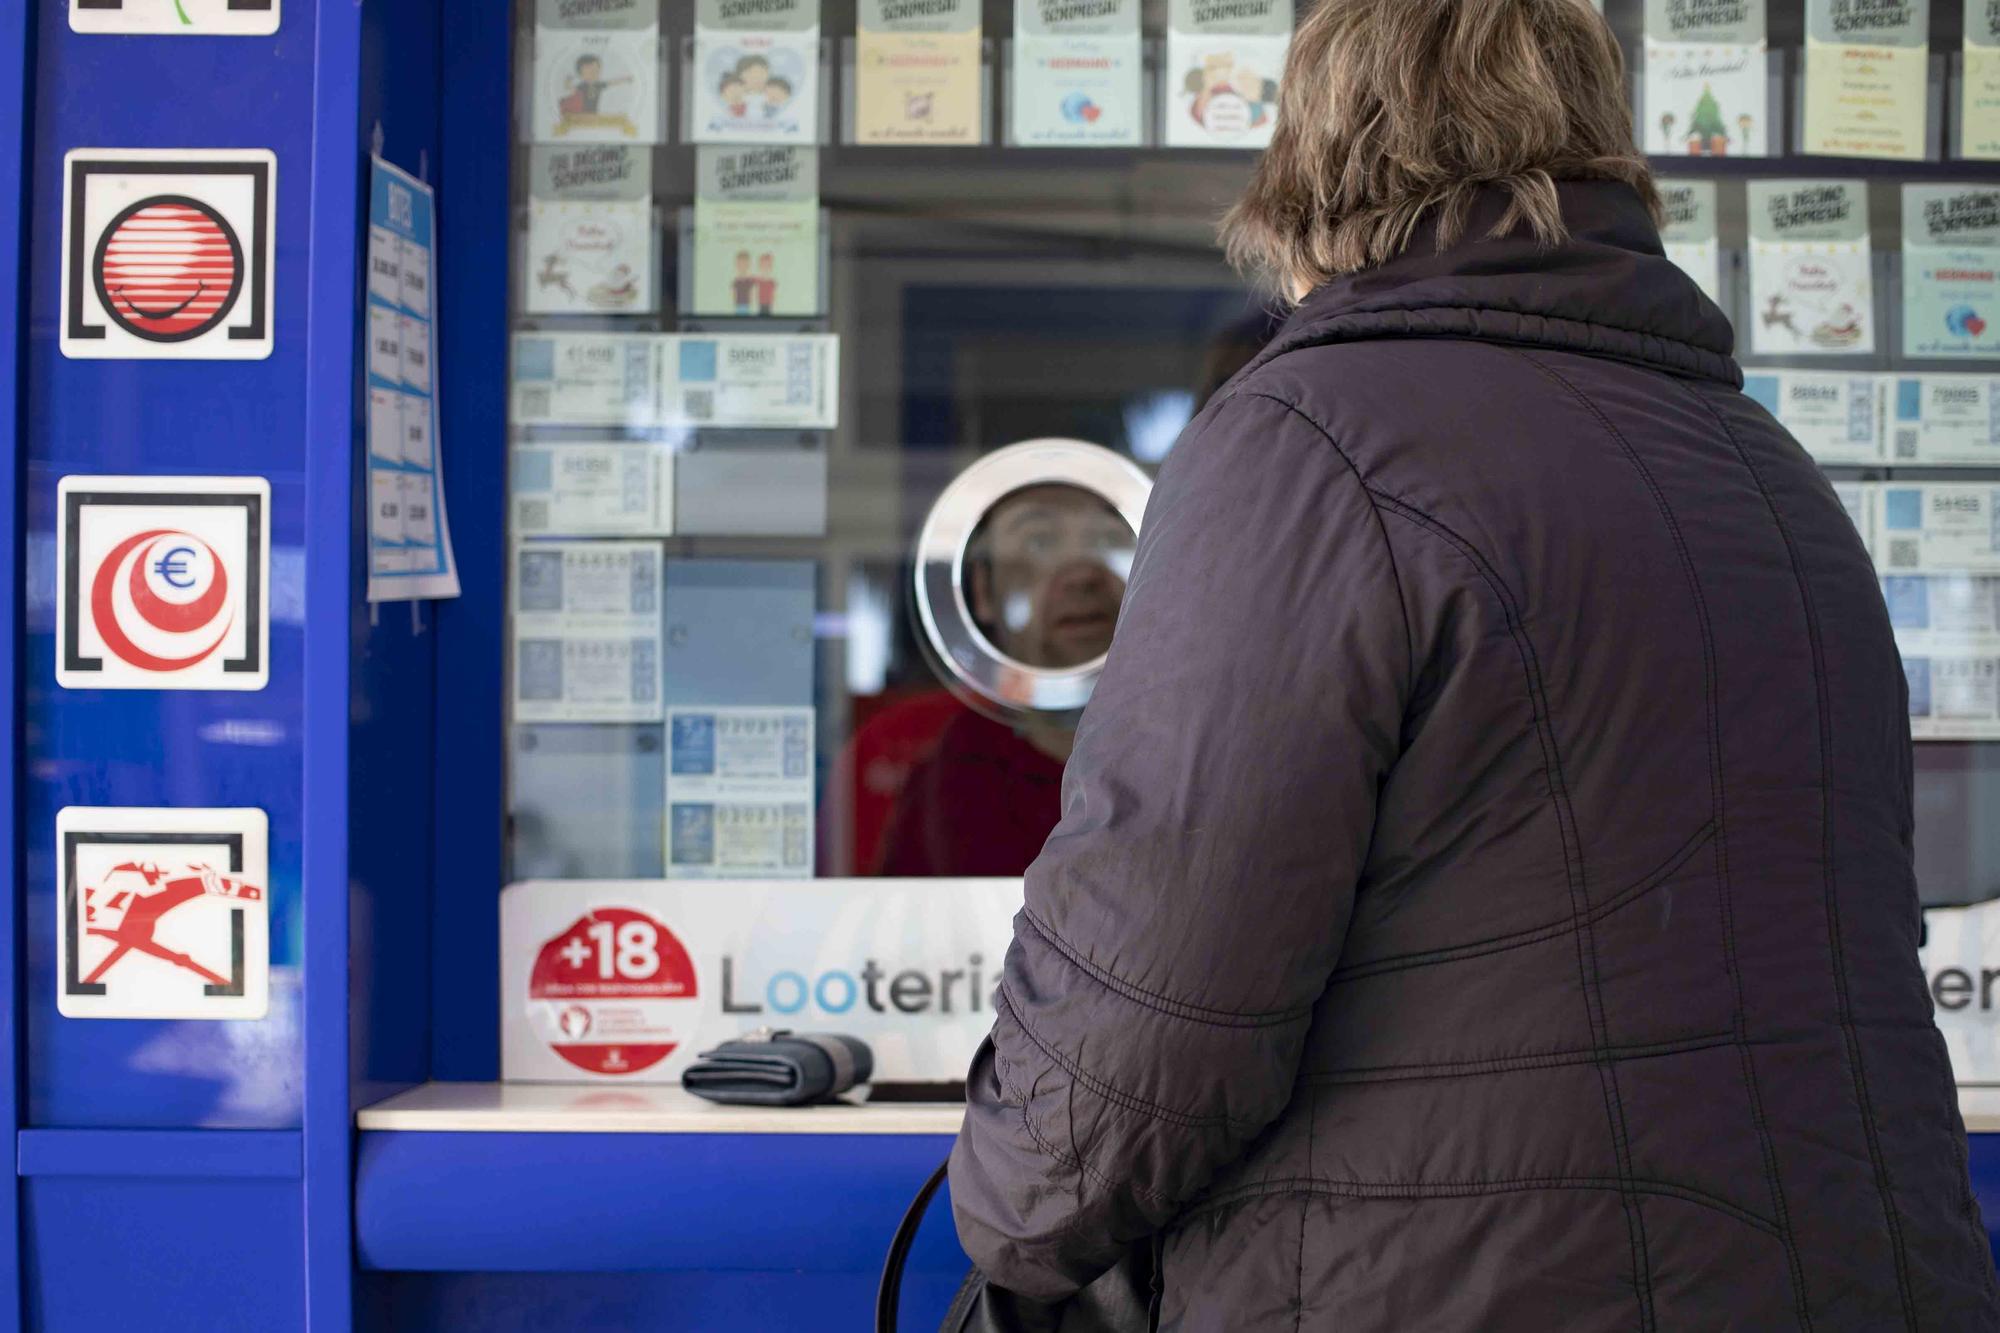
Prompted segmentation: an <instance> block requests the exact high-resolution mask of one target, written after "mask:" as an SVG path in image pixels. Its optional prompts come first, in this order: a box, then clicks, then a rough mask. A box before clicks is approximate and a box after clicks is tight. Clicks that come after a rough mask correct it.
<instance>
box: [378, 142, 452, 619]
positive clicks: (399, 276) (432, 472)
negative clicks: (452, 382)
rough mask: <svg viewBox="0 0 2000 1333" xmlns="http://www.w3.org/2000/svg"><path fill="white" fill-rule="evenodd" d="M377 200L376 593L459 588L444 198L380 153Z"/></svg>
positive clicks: (408, 596)
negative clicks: (437, 354)
mask: <svg viewBox="0 0 2000 1333" xmlns="http://www.w3.org/2000/svg"><path fill="white" fill-rule="evenodd" d="M372 165H373V170H372V172H371V173H370V183H369V191H368V195H369V200H368V298H367V306H368V358H367V380H368V600H369V601H371V602H392V601H409V600H413V599H417V598H425V597H456V596H458V568H457V565H456V563H455V562H454V561H453V559H452V553H451V527H450V525H449V523H447V522H446V520H445V512H444V475H443V472H442V470H441V469H440V467H439V464H438V411H437V398H436V396H435V394H434V393H433V388H434V386H435V384H436V380H437V376H436V364H435V360H434V356H433V353H434V350H435V348H436V346H437V334H436V325H435V323H434V321H433V319H432V306H431V288H432V286H433V282H432V277H433V275H434V274H435V273H436V271H437V265H436V262H435V261H436V257H437V201H436V199H435V197H434V196H433V195H432V193H431V188H430V186H428V185H426V184H424V183H423V182H422V181H420V180H418V179H417V178H416V177H414V176H412V175H410V174H409V173H408V172H405V171H403V170H402V169H401V168H399V167H396V166H394V165H392V164H390V163H388V162H385V161H383V160H382V159H381V158H379V157H378V158H375V159H373V163H372Z"/></svg>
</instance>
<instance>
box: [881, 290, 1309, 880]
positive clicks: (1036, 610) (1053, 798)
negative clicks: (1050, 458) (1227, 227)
mask: <svg viewBox="0 0 2000 1333" xmlns="http://www.w3.org/2000/svg"><path fill="white" fill-rule="evenodd" d="M1278 323H1279V320H1278V319H1277V317H1276V316H1274V315H1272V314H1270V313H1268V312H1264V311H1257V312H1254V313H1252V314H1250V315H1248V316H1246V317H1244V318H1242V319H1240V320H1236V321H1234V322H1232V323H1230V324H1229V325H1227V326H1226V327H1224V328H1223V329H1221V330H1219V331H1218V332H1217V333H1216V335H1215V336H1214V337H1213V338H1212V339H1211V341H1210V344H1209V346H1208V349H1207V355H1206V356H1205V357H1204V360H1203V365H1202V375H1201V381H1200V384H1199V386H1198V391H1197V394H1196V398H1197V402H1196V409H1197V410H1199V408H1200V406H1201V404H1202V403H1203V402H1205V401H1206V400H1207V399H1208V398H1209V396H1210V395H1212V394H1213V393H1215V392H1216V390H1218V389H1220V388H1221V387H1222V385H1223V384H1225V383H1226V382H1227V381H1228V380H1229V378H1230V377H1231V376H1232V375H1234V374H1235V373H1236V372H1237V371H1238V370H1240V369H1242V367H1243V366H1244V365H1245V364H1246V363H1248V362H1249V361H1250V359H1251V358H1252V357H1254V356H1255V355H1256V354H1257V353H1258V352H1259V351H1260V350H1262V348H1263V347H1264V345H1265V343H1267V342H1268V341H1269V340H1270V338H1271V335H1272V334H1273V333H1274V332H1276V330H1277V326H1278ZM1132 547H1133V536H1132V532H1131V529H1130V528H1128V527H1126V526H1125V523H1124V521H1123V520H1122V519H1120V518H1119V517H1118V516H1117V514H1116V513H1115V512H1114V511H1113V510H1111V509H1110V507H1109V506H1107V505H1105V504H1104V503H1103V502H1102V501H1101V500H1099V499H1097V498H1096V497H1095V496H1093V495H1091V494H1090V493H1089V492H1087V491H1083V490H1081V489H1079V488H1076V487H1072V486H1034V487H1029V488H1027V489H1025V490H1020V491H1016V492H1014V493H1013V494H1011V495H1008V496H1006V497H1004V498H1003V499H1002V500H1001V501H1000V502H999V503H998V504H997V505H995V506H994V508H993V511H992V512H991V513H990V514H988V516H987V518H986V519H985V521H984V522H983V523H982V524H981V525H980V527H979V529H978V530H976V531H975V532H974V533H973V540H972V543H971V547H970V549H969V550H968V551H967V560H966V587H965V596H966V605H967V606H968V608H970V610H971V611H972V614H973V618H974V620H975V621H976V622H977V623H978V625H979V629H980V631H981V633H983V634H985V635H986V638H987V640H988V642H990V643H991V644H992V645H993V646H994V647H995V648H998V649H999V650H1000V651H1001V652H1002V653H1005V654H1006V655H1007V656H1008V657H1011V658H1013V659H1014V660H1015V661H1017V662H1020V663H1023V664H1024V665H1027V666H1035V667H1044V668H1052V669H1063V668H1068V667H1076V666H1081V665H1083V664H1085V663H1087V662H1091V661H1094V660H1095V659H1096V658H1098V657H1099V656H1101V655H1102V654H1103V653H1104V651H1105V649H1107V648H1108V647H1110V644H1111V631H1112V629H1113V627H1114V626H1115V624H1116V622H1117V616H1118V607H1119V604H1120V603H1121V602H1122V601H1123V599H1124V596H1125V580H1126V578H1127V577H1128V576H1129V574H1130V572H1131V564H1132ZM941 702H942V701H940V700H925V701H922V702H913V703H912V704H909V705H905V707H906V709H908V710H909V712H910V714H911V720H912V722H913V723H914V722H915V721H916V720H917V719H916V716H915V715H916V713H917V712H918V711H919V710H923V711H924V719H923V725H926V726H927V725H931V723H930V721H929V719H930V718H934V717H935V716H936V713H935V711H934V706H935V705H936V704H938V703H941ZM947 706H948V707H950V708H951V709H952V713H951V718H950V721H948V722H945V723H943V724H942V725H941V727H940V729H939V730H938V731H937V732H936V733H935V737H936V739H935V740H934V741H932V742H931V743H930V744H929V745H928V746H926V748H925V749H924V751H923V757H922V758H921V759H918V760H917V761H916V762H915V763H914V764H912V765H911V766H910V768H909V770H908V774H907V777H906V778H905V780H904V781H903V783H902V787H901V790H900V792H899V793H898V795H897V797H896V804H895V809H894V811H893V813H891V814H890V815H889V817H888V822H887V825H886V827H885V828H884V830H883V833H882V836H881V840H880V842H879V843H877V844H876V848H877V850H876V852H875V854H874V855H873V856H870V857H867V858H866V859H864V860H863V861H862V863H861V864H860V866H859V867H858V869H859V870H860V872H861V873H863V874H877V875H962V876H971V875H1004V876H1013V875H1018V874H1021V873H1022V872H1023V871H1025V870H1026V869H1027V868H1028V863H1029V862H1031V861H1033V860H1034V859H1035V856H1036V855H1037V854H1038V853H1039V852H1040V851H1041V850H1042V844H1043V843H1044V842H1046V841H1047V840H1048V836H1049V833H1050V831H1051V830H1053V829H1054V828H1055V826H1056V822H1057V820H1058V819H1059V818H1060V817H1061V815H1062V770H1063V764H1064V762H1065V761H1066V760H1068V758H1069V752H1070V748H1071V743H1072V739H1073V738H1072V734H1071V730H1070V726H1071V723H1070V721H1068V720H1041V721H1028V722H1020V723H1017V724H1015V725H1012V726H1010V725H1007V724H1005V723H1002V722H997V721H994V720H993V719H992V718H989V717H986V716H985V715H983V714H980V713H976V712H974V711H973V710H971V709H970V708H966V707H965V706H964V705H962V704H955V703H954V704H952V705H947Z"/></svg>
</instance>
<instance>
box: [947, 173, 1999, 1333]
mask: <svg viewBox="0 0 2000 1333" xmlns="http://www.w3.org/2000/svg"><path fill="white" fill-rule="evenodd" d="M1562 189H1563V194H1564V206H1565V213H1566V215H1567V217H1568V219H1569V221H1570V224H1571V227H1572V229H1573V231H1574V235H1573V237H1572V239H1571V241H1570V242H1569V243H1568V244H1566V245H1563V246H1561V247H1558V248H1556V249H1554V250H1538V249H1537V248H1536V247H1535V246H1534V245H1533V244H1532V243H1530V242H1529V241H1528V240H1526V239H1522V238H1512V237H1510V238H1506V239H1498V240H1495V239H1469V240H1467V241H1465V242H1463V243H1461V244H1459V245H1457V246H1455V247H1453V248H1451V249H1449V250H1447V251H1445V252H1443V253H1439V252H1437V249H1436V247H1435V246H1434V245H1432V244H1430V243H1429V242H1428V241H1426V242H1425V243H1423V244H1421V245H1419V246H1417V247H1415V248H1413V249H1412V250H1411V251H1410V252H1409V253H1407V254H1406V255H1404V256H1403V257H1401V258H1399V259H1397V260H1394V261H1392V262H1390V263H1388V264H1385V265H1383V266H1381V267H1379V268H1376V269H1373V270H1370V271H1368V272H1366V273H1363V274H1359V275H1356V276H1353V277H1350V278H1347V279H1344V280H1341V281H1338V282H1335V283H1332V284H1330V285H1328V286H1326V287H1324V288H1322V289H1320V290H1319V291H1317V292H1315V293H1314V294H1313V295H1312V296H1311V297H1310V298H1308V299H1307V300H1306V302H1305V303H1304V304H1303V305H1302V306H1301V307H1300V308H1299V309H1298V311H1297V312H1295V314H1294V315H1293V317H1292V318H1291V320H1290V321H1289V322H1288V323H1287V324H1286V326H1285V327H1284V329H1283V330H1282V332H1281V333H1280V334H1279V336H1278V338H1277V340H1276V341H1275V342H1274V343H1273V344H1272V345H1271V347H1270V348H1269V349H1267V350H1266V351H1265V352H1264V353H1263V354H1262V355H1261V356H1260V357H1259V358H1258V359H1257V360H1256V361H1255V362H1253V363H1252V364H1251V366H1250V367H1249V368H1248V369H1247V370H1246V371H1245V372H1244V373H1243V374H1241V375H1239V376H1238V377H1237V378H1236V379H1235V380H1233V381H1232V382H1231V384H1230V385H1229V386H1228V387H1227V388H1226V389H1225V390H1224V391H1223V392H1222V393H1221V394H1220V395H1219V397H1218V401H1216V402H1214V403H1212V404H1210V405H1209V407H1208V408H1207V409H1206V410H1205V411H1203V412H1202V414H1201V416H1200V417H1199V418H1198V419H1197V420H1196V421H1195V422H1194V423H1193V424H1192V425H1191V426H1190V427H1189V428H1188V431H1187V433H1186V434H1185V435H1184V436H1183V438H1182V440H1181V442H1180V444H1179V446H1178V447H1177V448H1176V449H1175V450H1174V452H1173V454H1172V456H1171V458H1170V460H1169V461H1168V463H1167V464H1166V467H1165V469H1164V471H1163V472H1162V474H1161V477H1160V481H1159V486H1158V489H1157V490H1156V491H1155V493H1154V497H1153V500H1152V505H1151V508H1150V510H1149V512H1148V514H1147V516H1146V523H1145V530H1144V532H1143V534H1142V536H1141V540H1140V544H1139V555H1138V560H1137V564H1136V567H1135V569H1134V572H1133V575H1132V579H1131V584H1130V591H1129V593H1128V595H1127V600H1126V603H1125V609H1124V614H1123V617H1122V619H1121V621H1120V624H1119V628H1118V633H1117V638H1116V642H1115V645H1114V647H1113V648H1112V650H1111V657H1110V661H1109V662H1108V664H1107V666H1106V668H1105V672H1104V676H1103V679H1102V681H1101V683H1100V684H1099V686H1098V688H1097V693H1096V696H1095V698H1094V699H1093V700H1092V701H1091V704H1090V707H1089V709H1088V710H1087V712H1086V715H1085V717H1084V719H1083V724H1082V727H1081V729H1080V731H1079V733H1078V737H1077V747H1076V754H1075V757H1074V758H1073V759H1072V760H1071V761H1070V765H1069V769H1068V772H1067V774H1066V776H1065V780H1064V788H1063V817H1062V823H1061V824H1060V826H1059V827H1058V828H1057V829H1056V831H1055V833H1054V834H1053V836H1051V837H1050V839H1049V841H1048V845H1047V847H1046V848H1045V849H1044V851H1043V852H1042V855H1041V858H1040V859H1039V860H1038V861H1036V863H1035V865H1034V867H1033V868H1032V869H1031V870H1030V871H1029V872H1028V881H1027V907H1026V909H1025V910H1024V911H1023V912H1022V913H1021V915H1020V917H1019V918H1018V919H1017V921H1016V924H1015V940H1014V943H1013V946H1012V948H1011V949H1010V950H1009V953H1008V956H1007V963H1006V971H1005V979H1004V981H1003V983H1002V985H1001V987H1000V994H999V999H998V1007H997V1013H998V1021H997V1023H996V1025H995V1028H994V1031H993V1035H992V1038H991V1040H990V1042H989V1043H988V1044H987V1045H986V1046H985V1047H983V1048H982V1050H981V1053H980V1055H979V1058H978V1059H977V1061H976V1063H975V1064H974V1066H973V1069H972V1071H971V1075H970V1087H969V1091H968V1096H969V1100H970V1105H969V1107H968V1110H967V1114H966V1119H965V1128H964V1132H963V1134H962V1135H961V1136H960V1138H959V1141H958V1146H957V1149H956V1151H955V1154H954V1156H953V1159H952V1169H951V1184H952V1195H953V1203H954V1207H955V1211H956V1214H957V1220H958V1228H959V1235H960V1237H961V1238H962V1239H963V1241H964V1242H965V1245H966V1248H967V1250H968V1251H969V1252H970V1253H971V1255H972V1257H973V1258H974V1259H975V1260H976V1261H977V1262H978V1263H979V1265H980V1266H981V1267H982V1268H984V1269H985V1270H986V1272H987V1273H988V1274H989V1275H990V1276H991V1277H992V1278H993V1279H994V1280H995V1281H997V1282H998V1283H1000V1284H1001V1285H1003V1286H1007V1287H1011V1288H1013V1289H1016V1290H1018V1291H1021V1292H1024V1293H1027V1294H1029V1295H1033V1296H1037V1297H1042V1298H1056V1297H1060V1296H1062V1295H1063V1294H1064V1293H1066V1292H1070V1291H1073V1290H1075V1289H1076V1288H1077V1287H1078V1286H1079V1285H1080V1284H1082V1283H1085V1282H1087V1281H1089V1280H1090V1279H1091V1278H1092V1277H1093V1276H1094V1275H1095V1274H1097V1273H1098V1272H1100V1271H1102V1270H1103V1269H1104V1268H1105V1267H1106V1266H1107V1265H1108V1264H1110V1263H1111V1262H1112V1261H1113V1260H1114V1259H1115V1258H1116V1257H1117V1256H1118V1254H1119V1253H1120V1252H1121V1250H1122V1249H1123V1248H1124V1247H1125V1246H1126V1245H1127V1244H1128V1243H1130V1242H1133V1241H1134V1240H1136V1239H1139V1238H1143V1237H1146V1236H1148V1235H1150V1234H1153V1233H1156V1232H1163V1233H1164V1239H1163V1241H1162V1242H1161V1244H1162V1254H1163V1261H1162V1262H1163V1270H1162V1271H1163V1273H1164V1292H1163V1296H1162V1299H1161V1312H1160V1317H1159V1327H1161V1328H1166V1329H1202V1330H1207V1329H1250V1330H1261V1329H1296V1328H1304V1329H1326V1330H1341V1331H1342V1333H1346V1331H1348V1330H1404V1329H1410V1330H1453V1329H1521V1330H1536V1331H1537V1333H1541V1331H1543V1330H1597V1329H1606V1330H1609V1329H1619V1330H1626V1329H1655V1328H1657V1329H1699V1330H1710V1329H1723V1328H1732V1329H1757V1330H1763V1329H1781V1328H1794V1327H1797V1328H1815V1329H1865V1330H1881V1329H1917V1328H1922V1329H1940V1330H1983V1329H2000V1309H1997V1308H1996V1301H1995V1290H1994V1281H1993V1268H1992V1263H1991V1260H1990V1258H1989V1253H1988V1249H1987V1241H1986V1237H1985V1234H1984V1231H1983V1230H1982V1227H1981V1223H1980V1218H1979V1212H1978V1209H1977V1207H1976V1206H1975V1204H1974V1203H1973V1200H1972V1197H1971V1194H1970V1191H1969V1189H1968V1185H1967V1178H1966V1164H1965V1140H1964V1131H1963V1128H1962V1126H1961V1123H1960V1119H1959V1114H1958V1110H1957V1105H1956V1101H1955V1097H1954V1092H1953V1088H1952V1079H1951V1071H1950V1069H1949V1067H1948V1065H1947V1062H1946V1057H1945V1050H1944V1046H1943V1043H1942V1042H1941V1040H1940V1039H1939V1037H1938V1034H1937V1032H1936V1030H1935V1028H1934V1027H1933V1026H1932V1021H1931V1007H1930V1001H1929V997H1928V995H1927V994H1926V991H1925V988H1924V982H1923V979H1922V977H1921V975H1920V973H1919V970H1918V966H1917V957H1916V947H1917V932H1918V910H1917V898H1916V889H1915V885H1914V882H1913V878H1912V872H1911V852H1910V838H1911V796H1910V742H1909V727H1908V722H1907V720H1906V715H1905V696H1904V686H1903V679H1902V673H1901V668H1900V664H1899V662H1898V659H1897V654H1896V647H1895V644H1894V642H1893V641H1892V639H1891V637H1890V631H1889V624H1888V620H1887V616H1886V614H1885V612H1884V610H1883V605H1882V597H1881V593H1880V591H1879V588H1878V585H1877V583H1876V579H1875V576H1874V574H1873V572H1872V571H1871V569H1870V566H1869V560H1868V556H1867V554H1866V552H1865V551H1864V550H1863V548H1862V543H1861V541H1860V540H1859V538H1858V537H1857V535H1856V533H1855V531H1854V529H1853V527H1852V525H1851V524H1850V522H1849V520H1848V518H1847V516H1846V514H1845V513H1844V512H1843V510H1842V508H1841V505H1840V503H1839V501H1838V500H1837V499H1836V498H1835V495H1834V493H1833V491H1832V490H1831V489H1830V488H1829V486H1828V485H1827V483H1826V482H1825V481H1824V480H1823V479H1822V478H1821V476H1820V474H1819V472H1818V471H1817V470H1816V469H1815V468H1814V466H1813V464H1812V462H1811V460H1810V459H1808V458H1807V456H1806V455H1805V453H1804V452H1802V451H1801V449H1800V448H1799V446H1798V444H1797V443H1796V442H1794V441H1793V440H1792V439H1791V437H1790V436H1788V435H1787V434H1786V433H1785V431H1784V430H1783V429H1782V428H1780V427H1779V426H1778V425H1777V424H1775V423H1774V422H1773V421H1772V420H1771V418H1770V417H1769V416H1767V415H1766V414H1765V413H1764V412H1763V411H1762V410H1761V409H1760V408H1759V407H1758V406H1757V405H1756V404H1754V403H1753V402H1751V401H1750V400H1749V399H1748V398H1745V397H1744V396H1743V395H1742V394H1741V393H1740V392H1739V386H1740V382H1741V376H1740V373H1739V372H1738V370H1737V367H1736V364H1735V362H1734V361H1733V360H1732V359H1731V343H1732V339H1731V332H1730V329H1729V325H1728V323H1727V321H1726V320H1725V319H1724V318H1723V316H1722V314H1721V313H1720V312H1719V311H1718V310H1717V309H1716V308H1715V307H1714V306H1713V305H1711V304H1710V303H1709V302H1708V301H1707V300H1706V299H1704V298H1703V297H1702V296H1701V295H1700V294H1699V292H1698V291H1697V289H1696V288H1695V287H1694V285H1693V284H1692V283H1691V282H1689V281H1688V280H1687V279H1686V278H1684V277H1683V276H1682V275H1681V273H1680V272H1679V271H1678V270H1677V269H1676V268H1675V267H1674V266H1673V265H1672V264H1671V263H1670V262H1669V261H1668V260H1666V259H1665V258H1663V257H1662V255H1661V250H1660V243H1659V237H1658V235H1657V233H1656V232H1655V230H1654V228H1653V225H1652V224H1651V222H1650V221H1649V220H1648V218H1647V216H1646V214H1645V212H1644V210H1643V208H1642V207H1641V206H1640V204H1639V203H1638V201H1637V199H1636V197H1635V196H1634V195H1633V194H1632V192H1631V191H1630V190H1629V189H1627V188H1626V187H1624V186H1620V185H1615V184H1608V183H1584V184H1571V185H1565V186H1563V187H1562ZM1497 216H1498V213H1497V206H1496V204H1495V202H1494V201H1493V200H1492V199H1488V200H1487V201H1485V203H1484V205H1483V206H1482V212H1481V213H1480V214H1478V215H1476V216H1475V230H1474V231H1473V232H1471V233H1469V235H1470V236H1471V237H1475V238H1483V237H1484V236H1485V232H1486V230H1487V228H1488V226H1489V225H1490V223H1491V222H1492V221H1493V220H1494V219H1495V218H1496V217H1497Z"/></svg>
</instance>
